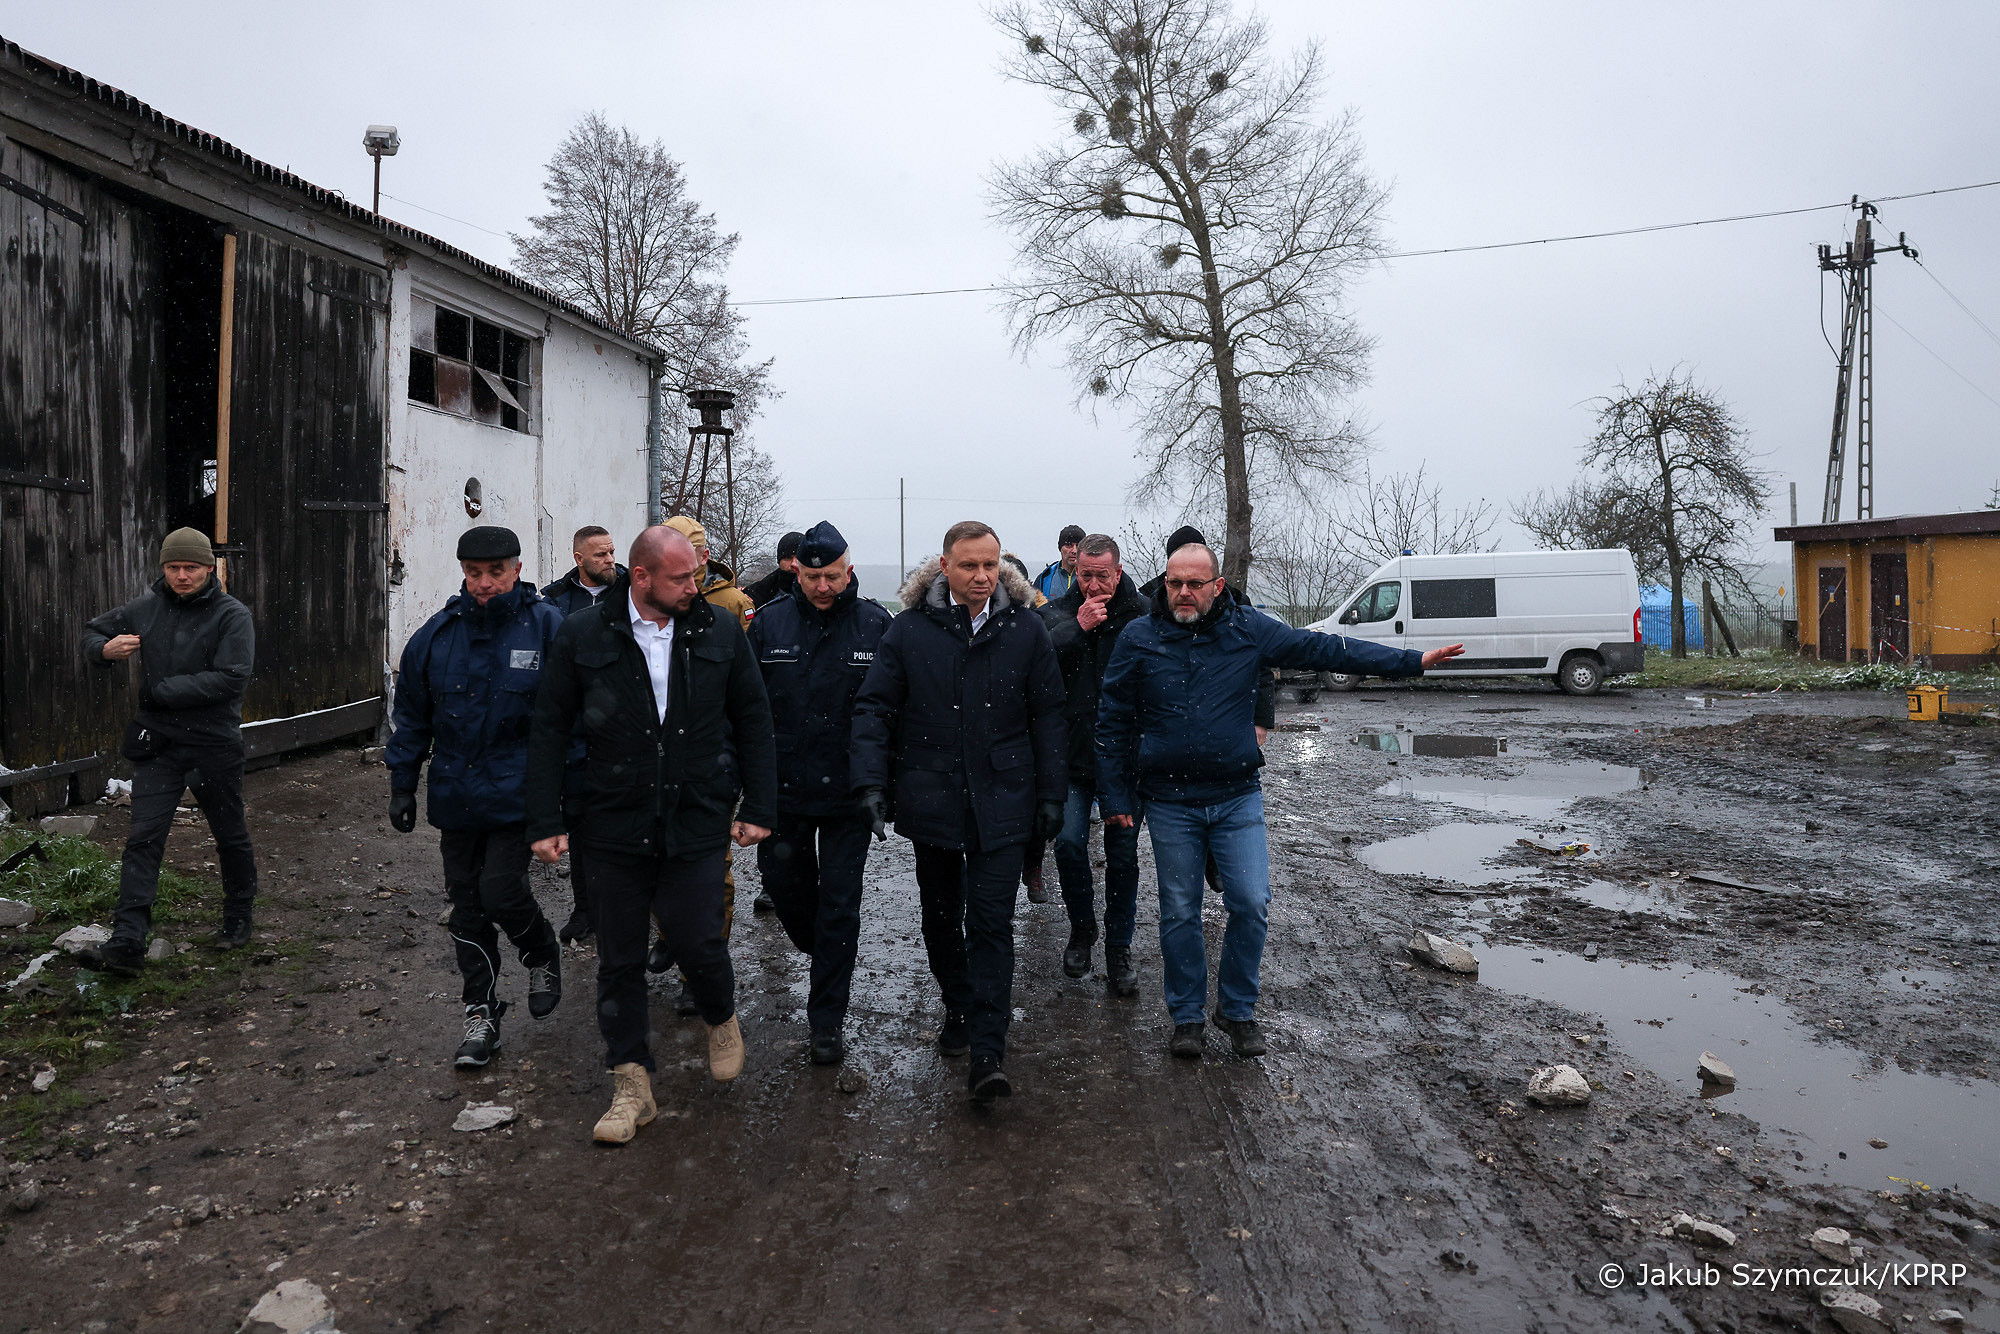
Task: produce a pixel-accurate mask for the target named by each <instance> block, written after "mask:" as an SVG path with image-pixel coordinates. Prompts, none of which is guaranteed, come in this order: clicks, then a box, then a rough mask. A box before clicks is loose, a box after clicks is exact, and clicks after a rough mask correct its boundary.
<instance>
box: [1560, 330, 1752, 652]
mask: <svg viewBox="0 0 2000 1334" xmlns="http://www.w3.org/2000/svg"><path fill="white" fill-rule="evenodd" d="M1583 463H1584V466H1585V467H1586V468H1598V469H1602V470H1603V474H1604V480H1605V483H1606V484H1607V485H1609V486H1611V487H1613V488H1615V490H1616V491H1618V492H1620V493H1622V494H1624V495H1627V496H1636V497H1643V498H1644V500H1645V502H1646V503H1647V504H1648V505H1649V506H1650V508H1651V510H1652V512H1653V514H1654V515H1655V516H1656V519H1655V524H1656V526H1657V532H1658V537H1659V543H1660V551H1661V558H1662V560H1663V561H1664V562H1665V564H1666V573H1667V586H1668V588H1669V590H1670V591H1671V595H1672V598H1673V600H1672V602H1671V603H1670V604H1669V605H1670V606H1674V607H1679V606H1681V605H1682V596H1681V593H1682V588H1683V586H1684V584H1685V581H1686V578H1687V576H1688V574H1690V573H1696V574H1708V575H1710V576H1711V577H1715V578H1720V579H1722V580H1723V581H1724V582H1725V583H1727V584H1731V585H1732V586H1734V585H1735V584H1740V583H1741V578H1742V577H1741V574H1740V573H1739V567H1740V566H1741V564H1742V559H1743V553H1742V543H1743V538H1744V535H1745V532H1746V531H1747V528H1748V524H1749V521H1750V519H1751V518H1752V517H1753V516H1755V515H1756V514H1757V513H1758V512H1759V511H1760V510H1762V509H1763V507H1764V502H1765V500H1766V499H1767V498H1768V497H1769V496H1770V493H1771V483H1770V478H1769V475H1768V474H1767V473H1765V472H1764V471H1763V470H1762V469H1760V468H1758V467H1757V466H1756V465H1755V463H1754V462H1753V456H1752V455H1751V453H1750V451H1749V447H1748V442H1747V440H1746V438H1745V436H1744V433H1743V428H1742V426H1741V425H1740V424H1739V423H1738V422H1737V420H1736V417H1735V414H1734V413H1733V412H1732V411H1731V410H1730V407H1729V405H1728V404H1727V403H1725V402H1724V401H1723V400H1722V398H1721V397H1720V396H1719V395H1717V394H1716V393H1715V392H1714V391H1712V390H1708V389H1703V388H1701V387H1700V386H1698V385H1696V384H1695V383H1694V381H1693V378H1692V377H1691V376H1689V375H1688V374H1687V373H1685V372H1683V371H1679V370H1676V371H1673V372H1670V373H1668V374H1667V375H1665V376H1649V377H1647V379H1646V381H1645V383H1643V384H1641V385H1640V386H1639V387H1638V388H1637V389H1633V388H1631V387H1630V386H1628V385H1622V384H1621V385H1620V386H1619V387H1618V391H1617V392H1616V393H1615V394H1611V395H1608V396H1607V397H1605V398H1603V399H1600V400H1599V401H1598V413H1597V434H1596V435H1595V436H1594V437H1593V438H1592V439H1591V442H1590V444H1589V445H1588V446H1587V447H1586V448H1585V450H1584V454H1583ZM1668 619H1669V620H1670V622H1671V623H1672V625H1673V655H1674V656H1675V657H1676V658H1685V657H1686V656H1687V625H1686V622H1685V621H1684V620H1683V618H1681V617H1679V616H1673V617H1669V618H1668Z"/></svg>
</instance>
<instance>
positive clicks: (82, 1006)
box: [0, 828, 234, 1147]
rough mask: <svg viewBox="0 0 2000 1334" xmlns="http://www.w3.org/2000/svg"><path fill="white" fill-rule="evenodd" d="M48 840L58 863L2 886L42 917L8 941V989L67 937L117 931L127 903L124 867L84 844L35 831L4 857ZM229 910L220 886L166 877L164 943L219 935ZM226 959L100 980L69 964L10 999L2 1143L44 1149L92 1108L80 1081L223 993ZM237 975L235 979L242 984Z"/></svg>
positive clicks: (184, 958) (194, 955)
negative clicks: (155, 1028)
mask: <svg viewBox="0 0 2000 1334" xmlns="http://www.w3.org/2000/svg"><path fill="white" fill-rule="evenodd" d="M37 839H39V840H40V841H41V844H42V847H43V848H44V849H45V850H46V851H47V852H48V860H47V861H46V862H44V861H41V860H38V859H36V858H33V857H31V858H29V859H28V860H27V861H26V862H24V863H23V864H22V865H21V866H20V867H19V868H17V869H16V870H14V871H12V872H9V873H8V874H7V875H5V876H0V898H10V899H22V900H25V901H26V902H28V903H31V904H33V905H34V907H35V910H36V912H37V913H38V914H39V916H38V917H37V919H36V921H35V924H34V925H33V926H31V927H29V928H27V929H26V930H23V931H10V932H7V933H6V936H7V939H6V943H5V946H4V948H5V950H6V953H5V954H0V961H4V973H5V979H4V980H5V981H10V982H11V981H12V980H13V979H14V978H15V977H16V976H18V975H19V974H20V973H21V972H22V970H23V969H25V968H26V967H27V966H28V963H29V961H30V960H32V959H34V958H36V957H38V956H39V955H41V954H43V953H44V952H46V951H48V950H50V949H53V948H54V941H55V938H56V937H57V936H59V935H61V934H62V933H63V932H65V931H67V930H69V929H70V928H71V927H73V926H81V925H84V924H87V923H96V924H98V925H102V926H109V925H110V923H111V911H112V909H113V908H114V907H115V906H116V905H117V902H118V857H117V856H116V855H115V854H114V853H112V852H109V851H106V850H105V849H104V848H101V847H99V846H98V845H97V844H95V843H93V842H91V841H90V840H89V839H84V838H69V837H59V836H56V835H50V834H43V833H41V832H39V831H38V830H34V829H30V828H14V829H7V830H5V831H4V832H0V857H5V856H7V855H10V854H12V853H13V852H15V851H17V850H18V849H20V848H22V847H24V846H26V845H27V844H29V843H31V842H34V841H35V840H37ZM221 912H222V890H221V886H220V884H219V883H218V882H215V881H211V880H207V879H204V878H199V877H194V876H187V875H182V874H179V873H178V872H175V871H170V870H164V869H163V870H162V871H161V872H160V895H159V898H158V899H157V900H156V901H155V903H154V905H153V930H154V933H155V935H156V936H164V937H165V938H166V939H168V940H171V941H175V942H179V941H180V940H182V939H184V938H187V937H190V936H193V935H194V934H196V933H197V932H202V933H204V934H205V933H206V932H209V931H212V930H213V929H214V927H215V924H216V922H217V921H218V920H219V919H220V917H221ZM214 964H215V956H214V955H213V954H212V953H210V952H209V951H207V950H203V949H195V950H191V951H189V952H187V953H185V954H177V955H175V956H174V957H172V958H169V959H166V960H163V961H161V962H159V963H149V964H147V965H146V967H145V969H144V971H143V972H141V974H140V975H139V976H138V977H135V978H120V977H112V976H110V975H108V974H104V973H93V972H90V971H88V970H87V969H84V968H81V967H79V966H78V965H77V963H76V962H75V960H74V959H73V958H72V957H71V956H69V955H67V954H58V955H57V956H56V957H55V958H53V959H51V960H49V961H48V962H47V963H46V964H43V965H42V971H41V972H39V973H37V974H36V975H35V977H34V979H33V980H32V981H30V982H29V983H28V984H27V985H26V986H24V987H21V988H18V989H13V990H5V991H0V1063H4V1073H0V1093H4V1094H5V1095H6V1096H5V1100H4V1101H0V1142H4V1143H6V1144H8V1145H9V1147H20V1146H22V1145H30V1144H34V1143H37V1142H39V1141H40V1140H41V1139H42V1138H43V1137H44V1136H45V1135H46V1134H47V1133H48V1131H49V1127H50V1126H51V1125H55V1124H59V1123H60V1122H61V1121H62V1120H64V1119H65V1118H67V1117H69V1116H71V1115H72V1114H73V1113H74V1112H75V1111H76V1110H77V1108H78V1106H79V1105H80V1104H79V1103H78V1101H77V1098H76V1096H74V1095H72V1094H71V1093H69V1092H68V1091H67V1090H66V1089H65V1088H64V1084H65V1083H66V1081H68V1080H70V1079H72V1078H74V1077H75V1076H76V1075H78V1074H82V1073H85V1072H87V1071H89V1070H93V1069H96V1068H98V1067H99V1066H102V1065H105V1064H107V1063H108V1062H110V1061H112V1060H114V1059H116V1058H117V1057H118V1056H119V1055H120V1054H121V1053H122V1051H123V1050H124V1048H125V1047H126V1046H127V1045H128V1043H129V1042H130V1040H132V1039H134V1038H138V1037H141V1036H142V1035H143V1030H142V1029H141V1027H140V1026H141V1024H142V1022H143V1021H146V1020H150V1019H156V1018H159V1017H161V1016H162V1015H163V1014H164V1013H165V1012H168V1011H172V1010H175V1009H178V1008H180V1007H181V1006H182V1005H184V1004H186V1003H187V1002H188V1001H189V1000H190V999H191V998H192V997H194V996H196V995H199V994H200V993H202V992H205V991H208V990H211V989H213V988H214V987H215V986H216V985H217V980H218V979H217V971H218V970H217V969H216V968H215V967H214ZM233 975H234V970H231V976H233ZM44 1064H53V1065H54V1066H55V1067H56V1071H57V1083H56V1086H55V1087H54V1088H53V1089H51V1090H50V1091H49V1092H47V1093H41V1094H38V1093H35V1092H33V1091H32V1088H31V1086H30V1082H29V1081H30V1079H31V1078H32V1076H33V1073H34V1068H35V1067H36V1066H39V1065H44Z"/></svg>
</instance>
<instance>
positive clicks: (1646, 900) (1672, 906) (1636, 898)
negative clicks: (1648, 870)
mask: <svg viewBox="0 0 2000 1334" xmlns="http://www.w3.org/2000/svg"><path fill="white" fill-rule="evenodd" d="M1564 892H1565V893H1567V894H1568V895H1569V896H1570V897H1571V898H1573V899H1582V900H1583V901H1584V902H1585V903H1588V904H1591V905H1592V906H1593V907H1598V908H1602V909H1604V910H1605V911H1606V912H1643V913H1652V914H1653V915H1654V916H1655V917H1671V918H1673V919H1674V920H1676V921H1679V920H1681V919H1682V918H1685V917H1689V916H1692V915H1693V911H1692V909H1690V908H1689V906H1688V905H1687V904H1686V903H1685V902H1684V901H1683V896H1684V895H1685V893H1686V891H1684V890H1677V889H1662V888H1660V887H1659V886H1657V885H1619V884H1614V883H1612V882H1611V881H1609V880H1593V881H1591V882H1590V883H1589V884H1587V885H1578V886H1576V887H1575V888H1573V889H1569V890H1565V891H1564Z"/></svg>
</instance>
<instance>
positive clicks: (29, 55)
mask: <svg viewBox="0 0 2000 1334" xmlns="http://www.w3.org/2000/svg"><path fill="white" fill-rule="evenodd" d="M0 50H4V51H5V52H6V54H7V55H8V56H9V57H11V58H12V59H14V60H16V61H19V62H20V64H21V65H22V67H23V68H25V69H26V70H28V71H29V72H30V73H32V74H35V75H38V76H40V77H41V78H44V79H47V80H48V81H49V82H50V83H52V84H55V85H57V86H58V87H61V88H64V89H66V90H73V91H76V92H81V93H82V94H83V95H84V96H85V97H88V98H90V99H92V100H93V101H96V102H101V103H103V104H104V105H105V106H108V107H111V108H112V109H113V110H115V111H117V112H119V113H120V114H121V115H124V116H128V117H130V118H132V119H134V120H136V121H138V122H139V123H140V124H142V125H144V126H145V127H146V128H147V129H148V130H150V131H152V132H153V133H155V134H157V135H160V136H161V137H163V138H167V139H173V140H177V141H178V142H179V143H180V144H181V145H183V146H184V147H186V148H189V149H192V150H194V151H196V152H199V153H204V154H207V155H208V156H210V157H213V158H219V159H221V160H222V161H224V162H227V163H229V164H230V165H231V166H234V167H237V168H240V169H241V170H243V171H245V172H247V173H248V174H249V175H250V176H252V177H253V178H255V179H257V180H261V181H265V182H268V183H269V184H271V185H273V186H275V187H277V188H279V189H282V190H290V191H294V192H296V193H298V194H301V195H304V196H305V197H306V198H307V199H309V200H311V201H312V202H313V203H314V204H315V205H317V206H318V207H320V208H323V209H325V210H326V211H328V212H330V213H334V214H337V215H339V216H341V217H344V218H346V219H348V220H349V221H351V222H354V223H356V224H358V225H359V226H362V227H366V228H371V229H373V230H375V231H379V232H381V233H382V234H383V235H385V236H389V237H392V238H394V239H395V240H397V241H401V242H414V243H416V244H418V245H421V246H424V247H426V248H428V249H430V250H434V251H436V252H437V253H438V254H440V255H444V256H447V257H449V258H451V259H453V260H455V261H457V262H458V263H460V264H463V265H465V266H466V267H468V268H470V269H473V270H474V271H476V272H478V273H479V274H480V275H482V276H483V277H486V278H490V279H492V280H493V281H494V282H497V283H499V284H500V285H501V286H503V287H509V288H512V289H513V290H514V291H517V292H520V293H522V294H523V295H525V296H528V297H530V298H532V299H534V300H536V301H539V302H541V303H542V304H543V305H546V306H549V307H551V308H552V309H555V310H559V311H561V312H562V313H563V314H565V315H567V316H569V317H570V318H572V319H575V320H577V321H579V322H581V323H583V324H587V325H589V326H590V327H591V328H593V329H598V330H602V331H603V332H604V333H607V334H609V335H611V336H612V337H613V338H616V339H618V340H619V341H620V342H623V343H628V344H631V345H632V346H635V347H640V348H644V349H645V350H646V351H647V352H649V353H651V354H652V355H653V356H655V357H658V356H661V355H662V353H661V352H660V351H659V349H658V348H655V347H652V346H650V345H649V344H646V343H643V342H641V341H640V340H638V339H636V338H634V337H632V336H631V335H630V334H627V333H622V332H620V331H619V330H617V329H615V328H613V327H612V326H611V325H608V324H606V323H605V322H604V321H602V320H600V319H598V318H597V317H596V316H594V315H592V314H591V313H590V312H589V311H587V310H585V309H584V308H583V307H581V306H579V305H577V304H576V303H575V302H573V301H569V300H567V299H565V298H563V297H559V296H557V295H556V294H555V293H554V292H551V291H549V290H548V289H547V288H545V287H538V286H536V285H535V284H534V283H531V282H529V281H528V280H527V279H526V278H523V277H521V276H520V275H519V274H516V273H511V272H509V271H508V270H506V269H503V268H501V267H500V266H499V265H498V264H493V263H489V262H488V261H486V260H483V259H481V258H479V256H477V255H474V254H472V253H471V252H469V251H465V250H461V249H459V248H458V247H457V246H455V245H452V244H451V243H450V242H448V241H443V240H440V239H439V238H437V237H435V236H432V235H431V234H430V233H428V232H420V231H418V230H417V229H416V228H414V227H411V226H408V225H407V224H405V223H400V222H396V221H393V220H392V219H389V218H385V217H383V216H382V215H381V214H379V213H376V212H374V211H372V210H370V209H365V208H362V207H361V206H360V205H359V204H356V203H353V202H352V201H350V200H349V199H348V198H347V197H346V196H344V195H341V194H338V193H336V192H334V191H332V190H329V189H327V188H326V187H325V186H321V185H314V184H313V183H312V182H311V181H309V180H306V179H305V178H304V177H302V176H296V175H294V174H292V173H291V172H289V171H286V170H285V169H284V168H282V167H274V166H272V165H271V164H270V163H268V162H265V161H262V160H260V159H258V158H254V157H252V156H250V154H248V153H246V152H244V151H243V150H242V149H240V148H238V147H237V146H236V145H234V144H232V143H230V142H229V141H228V140H226V139H221V138H218V137H216V136H215V135H212V134H210V133H208V132H207V131H205V130H198V129H196V128H195V127H194V126H192V125H189V124H188V123H187V122H185V121H179V120H175V119H174V118H173V117H171V116H168V115H166V114H164V113H163V112H160V111H158V110H156V109H154V108H153V107H152V106H150V105H148V104H147V103H145V102H142V101H140V100H139V99H138V98H136V97H134V96H132V95H131V94H130V93H128V92H125V91H124V90H122V89H119V88H113V87H112V86H111V85H110V84H108V83H102V82H99V81H98V80H96V79H93V78H91V77H89V76H88V75H86V74H84V73H82V72H81V71H79V70H73V69H71V68H70V67H69V66H67V65H62V64H58V63H57V62H55V61H53V60H50V59H48V58H47V57H45V56H39V55H36V54H35V53H34V52H33V51H29V50H25V49H23V48H22V47H21V46H20V45H19V44H18V43H16V42H12V41H9V40H8V39H7V38H5V37H0Z"/></svg>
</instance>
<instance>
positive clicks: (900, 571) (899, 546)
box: [896, 477, 910, 579]
mask: <svg viewBox="0 0 2000 1334" xmlns="http://www.w3.org/2000/svg"><path fill="white" fill-rule="evenodd" d="M905 531H906V530H905V526H904V523H903V479H902V478H900V477H898V478H897V479H896V577H897V578H898V579H902V578H904V577H906V576H907V575H908V574H909V573H910V566H909V562H908V560H907V559H906V558H905V557H904V555H903V535H904V532H905Z"/></svg>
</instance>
